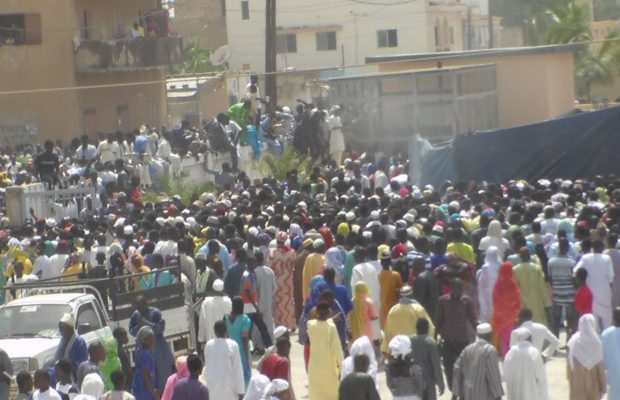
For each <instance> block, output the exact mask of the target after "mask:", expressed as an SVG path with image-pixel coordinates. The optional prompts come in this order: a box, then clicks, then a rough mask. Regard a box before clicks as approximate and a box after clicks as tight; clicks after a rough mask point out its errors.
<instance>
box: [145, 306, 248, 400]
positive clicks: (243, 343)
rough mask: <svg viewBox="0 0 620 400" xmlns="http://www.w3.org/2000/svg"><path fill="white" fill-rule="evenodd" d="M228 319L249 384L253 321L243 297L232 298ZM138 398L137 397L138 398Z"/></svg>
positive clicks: (225, 318)
mask: <svg viewBox="0 0 620 400" xmlns="http://www.w3.org/2000/svg"><path fill="white" fill-rule="evenodd" d="M224 321H226V331H227V332H228V337H229V338H230V339H232V340H234V341H235V342H236V343H237V346H239V353H240V354H241V365H242V366H243V378H244V380H245V385H246V386H247V385H248V383H249V382H250V378H251V377H252V371H251V369H250V348H249V341H250V332H251V330H252V321H251V320H250V317H248V316H247V314H244V312H243V299H242V298H241V297H239V296H236V297H235V298H233V299H232V312H231V313H230V314H228V315H225V316H224ZM136 400H137V399H136Z"/></svg>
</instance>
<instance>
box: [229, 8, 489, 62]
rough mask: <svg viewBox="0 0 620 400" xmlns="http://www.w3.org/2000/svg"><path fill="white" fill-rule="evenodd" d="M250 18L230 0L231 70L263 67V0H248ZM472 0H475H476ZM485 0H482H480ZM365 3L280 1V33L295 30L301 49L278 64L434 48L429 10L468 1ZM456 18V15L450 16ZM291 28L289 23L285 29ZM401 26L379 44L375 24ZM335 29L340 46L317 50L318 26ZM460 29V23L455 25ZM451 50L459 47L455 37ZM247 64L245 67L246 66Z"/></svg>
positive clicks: (351, 59) (358, 59) (456, 10)
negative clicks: (389, 43) (392, 41)
mask: <svg viewBox="0 0 620 400" xmlns="http://www.w3.org/2000/svg"><path fill="white" fill-rule="evenodd" d="M247 1H248V2H249V9H250V19H249V20H242V19H241V2H242V0H228V1H227V2H226V7H227V9H226V23H227V31H228V44H229V45H230V47H231V50H232V57H231V59H230V61H229V62H230V66H231V68H232V69H233V70H243V69H249V70H252V71H254V72H262V71H264V65H265V56H264V54H265V53H264V49H265V0H247ZM472 1H473V0H472ZM480 1H484V0H480ZM376 3H379V1H378V0H377V1H376V2H375V4H363V3H361V2H353V1H350V0H346V1H345V0H339V1H334V0H312V1H308V0H305V1H304V0H280V1H278V10H277V26H278V28H279V31H278V33H287V32H288V33H295V34H296V35H297V52H296V53H288V54H286V56H285V55H278V69H279V70H283V69H284V68H285V67H289V68H294V69H308V68H324V67H337V66H340V65H341V64H342V61H343V60H342V58H343V57H342V53H343V46H344V64H345V65H354V64H363V63H364V62H365V57H366V56H370V55H389V54H400V53H416V52H434V51H435V39H434V28H433V26H432V25H430V24H431V19H429V18H428V15H429V14H431V13H432V12H433V11H434V10H433V8H434V7H435V8H437V7H440V8H442V10H445V9H446V8H449V9H450V12H453V13H454V16H455V18H454V20H457V19H458V18H456V15H457V14H458V13H460V12H462V10H464V9H465V7H464V6H458V5H457V6H446V5H441V6H430V5H428V2H427V1H425V0H415V1H411V2H406V3H402V4H397V5H394V4H391V3H393V2H392V1H386V4H383V5H381V4H376ZM451 19H452V18H451ZM287 28H288V29H287ZM379 29H397V32H398V33H397V35H398V46H397V47H388V48H379V47H378V43H377V30H379ZM328 30H332V31H336V41H337V46H336V50H331V51H317V50H316V39H315V34H316V32H318V31H328ZM454 31H455V32H459V36H460V27H459V26H455V27H454ZM455 42H456V43H455V45H454V46H453V47H452V48H451V50H460V49H461V47H460V46H461V41H460V40H456V41H455ZM244 67H246V68H244Z"/></svg>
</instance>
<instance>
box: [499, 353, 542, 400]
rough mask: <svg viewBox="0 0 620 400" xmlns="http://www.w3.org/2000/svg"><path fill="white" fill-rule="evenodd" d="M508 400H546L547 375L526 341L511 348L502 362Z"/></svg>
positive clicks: (538, 354)
mask: <svg viewBox="0 0 620 400" xmlns="http://www.w3.org/2000/svg"><path fill="white" fill-rule="evenodd" d="M504 380H505V381H506V392H507V395H508V400H548V399H549V393H548V389H547V373H546V371H545V365H544V364H543V360H542V357H541V355H540V353H539V352H538V350H536V349H535V348H534V346H533V345H532V344H531V343H530V342H528V341H521V342H519V344H517V345H516V346H513V347H512V348H511V349H510V351H509V352H508V354H506V359H505V360H504Z"/></svg>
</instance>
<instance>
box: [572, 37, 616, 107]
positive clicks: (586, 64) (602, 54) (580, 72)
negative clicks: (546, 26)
mask: <svg viewBox="0 0 620 400" xmlns="http://www.w3.org/2000/svg"><path fill="white" fill-rule="evenodd" d="M575 63H576V68H575V70H576V83H577V85H576V87H577V94H578V96H582V97H586V98H587V99H588V102H590V101H591V98H590V88H591V86H592V84H593V83H599V84H606V83H610V82H612V81H613V79H614V72H615V71H616V70H617V68H618V66H619V65H620V30H618V29H614V30H612V31H610V32H609V33H608V34H607V36H606V37H605V40H604V41H603V42H602V43H600V44H590V45H589V46H588V48H587V50H585V51H582V52H580V53H579V54H578V56H577V58H576V60H575Z"/></svg>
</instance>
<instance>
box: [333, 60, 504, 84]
mask: <svg viewBox="0 0 620 400" xmlns="http://www.w3.org/2000/svg"><path fill="white" fill-rule="evenodd" d="M492 66H495V64H493V63H490V64H489V63H487V64H472V65H463V66H458V67H443V68H420V69H407V70H404V71H395V72H370V73H361V74H352V75H345V76H338V77H333V78H324V79H323V81H329V82H331V81H341V80H346V79H360V78H383V77H390V76H400V75H410V74H427V73H433V72H437V71H464V70H468V69H474V68H484V67H492Z"/></svg>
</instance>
